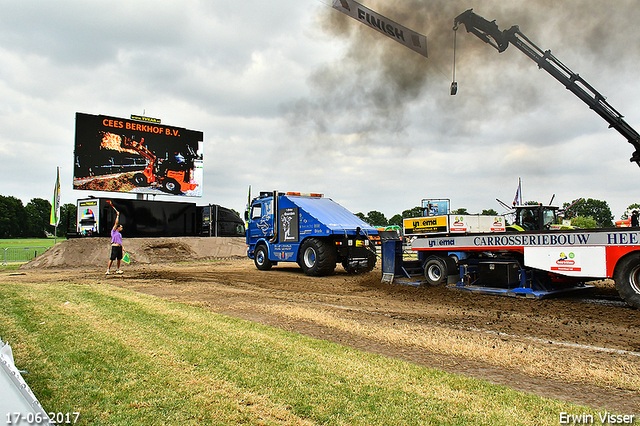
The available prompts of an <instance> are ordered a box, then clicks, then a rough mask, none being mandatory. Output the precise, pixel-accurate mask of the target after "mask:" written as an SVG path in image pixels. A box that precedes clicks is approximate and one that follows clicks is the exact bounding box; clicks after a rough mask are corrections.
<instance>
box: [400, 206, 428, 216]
mask: <svg viewBox="0 0 640 426" xmlns="http://www.w3.org/2000/svg"><path fill="white" fill-rule="evenodd" d="M422 216H424V211H423V209H422V207H414V208H412V209H409V210H404V211H403V212H402V217H403V218H404V219H408V218H410V217H422Z"/></svg>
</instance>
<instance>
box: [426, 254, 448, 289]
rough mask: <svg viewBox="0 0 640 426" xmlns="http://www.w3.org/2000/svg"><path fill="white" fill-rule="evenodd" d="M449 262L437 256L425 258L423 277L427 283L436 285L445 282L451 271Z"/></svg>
mask: <svg viewBox="0 0 640 426" xmlns="http://www.w3.org/2000/svg"><path fill="white" fill-rule="evenodd" d="M450 264H451V262H450V261H449V260H448V259H443V258H441V257H438V256H431V257H429V258H427V261H426V262H425V263H424V278H425V280H426V281H427V284H429V285H433V286H437V285H442V284H446V283H447V277H448V276H449V273H450V272H453V270H452V268H451V267H450Z"/></svg>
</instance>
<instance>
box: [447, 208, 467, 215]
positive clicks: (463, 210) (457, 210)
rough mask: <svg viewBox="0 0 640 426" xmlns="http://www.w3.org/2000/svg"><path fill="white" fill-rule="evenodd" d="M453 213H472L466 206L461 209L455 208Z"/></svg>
mask: <svg viewBox="0 0 640 426" xmlns="http://www.w3.org/2000/svg"><path fill="white" fill-rule="evenodd" d="M451 214H461V215H462V214H470V213H469V211H468V210H467V209H466V208H465V207H462V208H459V209H456V210H453V211H452V212H451Z"/></svg>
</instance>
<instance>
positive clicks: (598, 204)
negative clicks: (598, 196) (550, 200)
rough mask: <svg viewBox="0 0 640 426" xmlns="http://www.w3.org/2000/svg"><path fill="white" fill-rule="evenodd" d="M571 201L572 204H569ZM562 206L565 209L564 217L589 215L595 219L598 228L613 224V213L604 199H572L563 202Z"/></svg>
mask: <svg viewBox="0 0 640 426" xmlns="http://www.w3.org/2000/svg"><path fill="white" fill-rule="evenodd" d="M572 203H573V205H571V204H572ZM569 206H571V207H569ZM562 207H563V208H565V209H566V210H565V217H577V216H583V217H591V218H593V219H595V221H596V223H597V227H598V228H606V227H609V226H613V214H612V213H611V209H610V208H609V205H608V204H607V202H606V201H600V200H594V199H592V198H589V199H587V200H584V199H583V200H580V201H576V200H573V201H572V202H571V203H564V204H563V206H562Z"/></svg>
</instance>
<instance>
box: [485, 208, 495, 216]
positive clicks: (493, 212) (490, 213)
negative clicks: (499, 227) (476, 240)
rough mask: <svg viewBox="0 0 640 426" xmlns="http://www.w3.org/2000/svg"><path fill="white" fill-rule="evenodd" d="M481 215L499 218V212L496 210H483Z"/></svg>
mask: <svg viewBox="0 0 640 426" xmlns="http://www.w3.org/2000/svg"><path fill="white" fill-rule="evenodd" d="M481 214H483V215H487V216H499V214H498V212H497V211H495V210H494V209H488V210H482V213H481Z"/></svg>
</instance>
